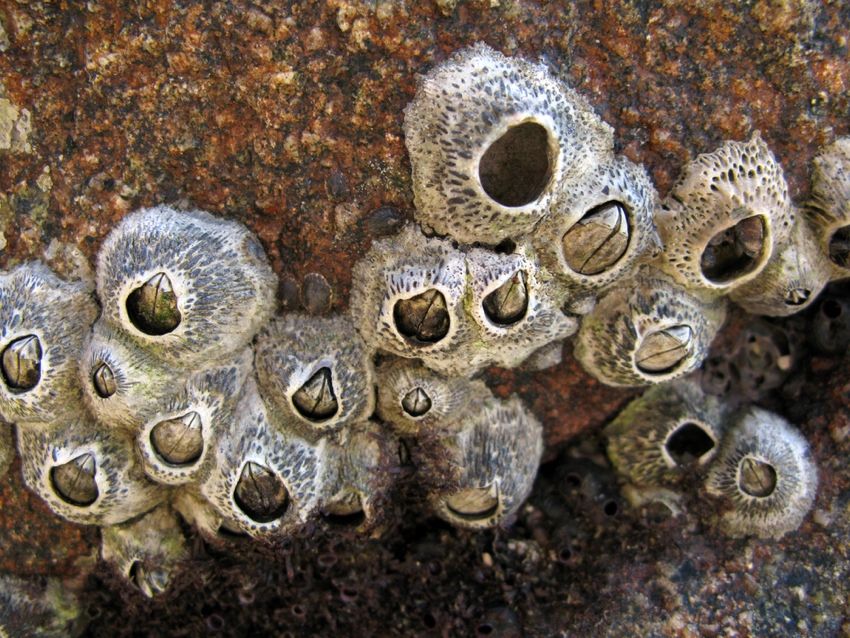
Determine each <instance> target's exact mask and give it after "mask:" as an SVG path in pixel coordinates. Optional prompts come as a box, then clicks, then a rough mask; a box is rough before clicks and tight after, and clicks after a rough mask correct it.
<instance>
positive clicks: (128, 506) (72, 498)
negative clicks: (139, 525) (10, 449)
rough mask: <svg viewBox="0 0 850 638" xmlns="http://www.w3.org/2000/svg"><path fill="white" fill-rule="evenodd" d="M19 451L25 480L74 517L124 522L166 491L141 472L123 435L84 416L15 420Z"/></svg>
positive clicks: (56, 507)
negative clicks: (44, 421)
mask: <svg viewBox="0 0 850 638" xmlns="http://www.w3.org/2000/svg"><path fill="white" fill-rule="evenodd" d="M18 451H19V452H20V455H21V465H22V467H23V475H24V481H25V482H26V484H27V485H28V486H29V487H30V489H32V490H33V491H34V492H35V493H36V494H38V495H39V496H40V497H41V498H42V499H44V500H45V501H46V502H47V504H48V505H49V506H50V508H51V509H52V510H53V511H54V512H56V513H57V514H59V515H60V516H63V517H64V518H67V519H68V520H71V521H74V522H75V523H87V524H95V525H116V524H118V523H123V522H124V521H127V520H129V519H131V518H133V517H134V516H138V515H139V514H142V513H144V512H147V511H149V510H150V509H152V508H154V507H155V506H156V505H158V504H159V503H160V502H162V501H163V500H164V498H165V497H166V495H167V493H166V491H165V490H164V489H163V488H161V487H159V486H157V485H156V484H154V483H152V482H151V481H149V480H148V479H147V478H146V477H145V476H144V473H143V472H142V470H141V467H139V465H138V463H137V461H136V458H135V454H134V447H133V442H132V440H131V439H130V437H129V436H128V435H126V434H125V433H124V432H121V431H118V430H113V429H109V428H106V429H104V428H102V427H98V426H97V424H95V423H94V422H92V421H90V420H87V419H70V420H63V421H57V422H53V423H51V424H49V425H48V424H20V425H19V426H18Z"/></svg>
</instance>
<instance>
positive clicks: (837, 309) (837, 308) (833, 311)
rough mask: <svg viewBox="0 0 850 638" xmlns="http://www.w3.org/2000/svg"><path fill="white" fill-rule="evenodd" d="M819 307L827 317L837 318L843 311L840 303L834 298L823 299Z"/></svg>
mask: <svg viewBox="0 0 850 638" xmlns="http://www.w3.org/2000/svg"><path fill="white" fill-rule="evenodd" d="M820 308H821V312H823V315H824V316H825V317H826V318H827V319H838V318H839V317H840V316H841V313H842V312H843V309H842V308H841V304H840V303H839V302H838V301H836V300H835V299H824V301H823V303H822V304H821V306H820Z"/></svg>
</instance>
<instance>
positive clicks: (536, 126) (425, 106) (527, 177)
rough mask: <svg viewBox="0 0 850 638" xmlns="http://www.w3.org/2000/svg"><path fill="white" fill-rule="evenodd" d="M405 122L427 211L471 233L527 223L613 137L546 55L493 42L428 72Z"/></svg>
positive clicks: (514, 231) (464, 235)
mask: <svg viewBox="0 0 850 638" xmlns="http://www.w3.org/2000/svg"><path fill="white" fill-rule="evenodd" d="M404 130H405V142H406V144H407V150H408V153H409V154H410V160H411V164H412V166H413V190H414V196H415V200H416V208H417V219H418V220H419V221H420V222H421V223H422V224H423V225H426V226H429V227H431V228H433V229H434V230H436V231H437V232H438V233H442V234H447V235H451V236H452V237H453V238H455V239H457V240H459V241H461V242H465V243H474V242H482V243H488V244H496V243H498V242H499V241H501V240H502V239H505V238H507V237H511V236H515V235H518V234H524V233H527V232H528V231H530V230H531V229H532V228H533V227H534V225H535V224H536V223H537V222H539V221H540V220H541V219H542V218H543V217H544V216H545V215H547V214H548V213H549V211H550V210H551V209H552V206H553V202H554V199H555V194H556V192H557V190H558V189H559V188H560V186H561V184H562V183H563V182H564V180H565V179H568V178H570V177H572V176H575V175H580V174H582V173H583V172H584V171H585V170H587V169H588V168H589V167H590V166H592V164H593V162H594V161H596V160H597V159H598V158H599V157H600V156H604V154H606V153H609V152H610V149H611V148H612V146H613V143H612V139H611V128H610V127H609V126H607V125H606V124H604V123H603V122H602V121H601V120H600V119H599V118H598V117H597V116H596V115H595V114H594V113H593V111H592V110H591V109H590V107H589V106H588V105H587V104H586V103H585V101H584V100H583V99H582V98H581V97H579V96H578V95H577V94H576V93H574V92H573V91H572V90H570V89H569V88H567V87H566V86H564V85H563V84H562V83H561V82H559V81H558V80H556V79H555V78H553V77H552V76H551V75H550V74H549V72H548V71H547V70H546V69H545V68H544V67H543V66H542V65H538V64H532V63H530V62H527V61H525V60H522V59H519V58H507V57H505V56H503V55H502V54H500V53H498V52H496V51H494V50H493V49H491V48H490V47H488V46H486V45H484V44H477V45H475V46H472V47H470V48H468V49H464V50H462V51H459V52H457V53H456V54H455V55H453V56H452V57H451V58H449V59H448V60H447V61H446V62H444V63H443V64H441V65H439V66H437V67H436V68H434V69H433V70H432V71H431V72H430V73H428V74H427V75H426V76H425V77H423V78H422V80H421V82H420V85H419V87H418V91H417V93H416V98H415V99H414V100H413V102H411V103H410V105H408V107H407V109H406V110H405V118H404Z"/></svg>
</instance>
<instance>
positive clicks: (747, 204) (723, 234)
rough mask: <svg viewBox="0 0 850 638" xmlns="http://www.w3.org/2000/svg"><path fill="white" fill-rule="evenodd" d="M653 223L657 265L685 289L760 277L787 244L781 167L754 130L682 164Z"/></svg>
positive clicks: (788, 210)
mask: <svg viewBox="0 0 850 638" xmlns="http://www.w3.org/2000/svg"><path fill="white" fill-rule="evenodd" d="M655 223H656V225H657V226H658V230H659V232H660V234H661V239H662V241H663V243H664V252H663V254H662V258H661V261H660V264H661V267H662V268H663V269H664V270H666V271H667V272H669V273H670V274H671V275H673V277H675V278H676V280H677V281H679V282H680V283H682V284H684V285H685V286H687V287H688V288H693V289H699V290H704V291H707V292H710V293H713V294H722V293H725V292H729V291H731V290H734V289H735V288H737V287H740V286H742V285H744V284H745V283H747V282H749V281H752V280H753V279H755V278H756V277H758V276H759V274H760V273H761V272H762V271H763V270H764V268H765V267H766V265H767V263H768V261H769V260H770V258H771V256H772V255H773V253H774V252H775V251H776V250H777V249H778V248H779V247H781V246H783V245H784V244H785V243H786V242H787V241H788V240H789V238H790V234H791V226H792V223H793V210H792V207H791V200H790V199H789V197H788V187H787V185H786V183H785V177H784V175H783V173H782V168H781V167H780V166H779V164H778V163H777V162H776V159H775V158H774V157H773V154H772V153H771V152H770V149H768V148H767V145H766V144H765V143H764V142H763V141H762V139H761V137H760V136H759V134H758V133H755V134H754V135H753V137H752V139H750V141H749V142H726V143H725V144H723V146H721V147H720V148H719V149H717V150H716V151H714V152H713V153H708V154H705V155H700V156H699V157H697V158H696V159H695V160H693V161H692V162H691V163H690V164H688V165H687V166H686V167H685V168H684V170H683V171H682V175H681V176H680V177H679V180H678V181H677V182H676V184H675V185H674V186H673V188H672V190H671V191H670V194H669V195H668V196H667V198H666V199H665V200H664V202H663V203H662V205H661V207H660V208H659V209H658V210H657V211H656V217H655Z"/></svg>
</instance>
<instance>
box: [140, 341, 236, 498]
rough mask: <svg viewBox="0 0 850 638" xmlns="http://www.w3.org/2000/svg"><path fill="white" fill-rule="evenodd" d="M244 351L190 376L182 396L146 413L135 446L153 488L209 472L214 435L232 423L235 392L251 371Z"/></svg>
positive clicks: (192, 479) (189, 479) (194, 479)
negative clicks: (229, 359) (225, 362)
mask: <svg viewBox="0 0 850 638" xmlns="http://www.w3.org/2000/svg"><path fill="white" fill-rule="evenodd" d="M251 360H252V353H251V350H250V349H249V348H246V349H245V350H244V351H243V353H242V354H241V356H239V357H238V358H236V359H234V360H233V361H232V362H231V363H229V364H227V365H218V366H215V367H213V368H209V369H206V370H202V371H200V372H197V373H195V374H193V375H192V376H191V377H190V378H189V380H188V381H187V383H186V389H185V391H183V392H181V393H180V394H178V395H176V396H174V397H171V398H169V399H168V400H167V401H165V402H164V403H163V404H162V405H160V406H158V407H157V409H156V410H155V411H153V412H151V413H150V416H148V417H147V420H146V421H145V423H144V425H142V427H141V428H140V429H139V432H138V435H137V437H136V446H137V448H138V451H139V458H140V460H141V463H142V466H143V467H144V469H145V473H146V474H147V475H148V476H149V477H150V478H151V479H153V480H154V481H157V482H158V483H165V484H167V485H183V484H186V483H189V482H194V481H197V480H199V479H200V477H201V476H202V475H203V473H204V472H206V471H208V470H209V465H210V464H209V463H208V459H210V458H211V457H212V456H213V454H214V452H213V451H212V448H213V446H214V443H215V440H216V432H217V431H220V430H223V429H226V428H227V427H228V425H227V424H228V423H229V421H230V420H231V419H233V418H235V417H234V414H233V409H234V407H235V404H236V400H237V398H238V396H239V391H240V390H241V388H242V385H243V384H244V382H245V379H246V378H247V375H248V374H249V373H250V372H251V369H252V367H251Z"/></svg>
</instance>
